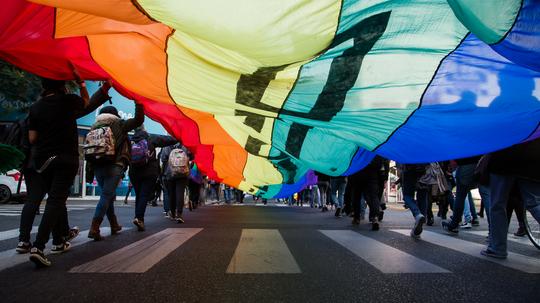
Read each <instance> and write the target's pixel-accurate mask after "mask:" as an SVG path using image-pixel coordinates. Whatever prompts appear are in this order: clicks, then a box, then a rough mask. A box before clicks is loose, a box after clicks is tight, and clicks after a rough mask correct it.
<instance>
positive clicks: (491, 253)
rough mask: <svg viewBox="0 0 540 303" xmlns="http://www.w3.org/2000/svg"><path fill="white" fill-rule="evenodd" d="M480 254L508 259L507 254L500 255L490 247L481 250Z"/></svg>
mask: <svg viewBox="0 0 540 303" xmlns="http://www.w3.org/2000/svg"><path fill="white" fill-rule="evenodd" d="M480 254H482V256H486V257H490V258H495V259H506V257H507V256H506V255H499V254H496V253H494V252H492V251H491V250H489V249H484V250H482V251H481V252H480Z"/></svg>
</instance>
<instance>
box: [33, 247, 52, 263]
mask: <svg viewBox="0 0 540 303" xmlns="http://www.w3.org/2000/svg"><path fill="white" fill-rule="evenodd" d="M30 261H32V262H34V264H36V267H48V266H51V261H49V259H47V257H45V254H44V253H43V251H42V250H40V249H37V248H36V247H32V249H31V250H30Z"/></svg>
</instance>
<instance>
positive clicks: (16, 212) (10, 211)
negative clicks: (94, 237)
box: [0, 203, 129, 217]
mask: <svg viewBox="0 0 540 303" xmlns="http://www.w3.org/2000/svg"><path fill="white" fill-rule="evenodd" d="M115 207H129V206H124V205H123V204H122V205H120V204H118V205H117V204H115ZM95 208H96V204H76V205H69V204H68V205H67V210H68V212H70V211H75V210H87V209H95ZM22 209H23V204H7V205H0V216H4V217H18V216H20V215H21V212H22ZM39 211H40V212H41V213H43V212H44V211H45V203H42V204H41V205H40V207H39Z"/></svg>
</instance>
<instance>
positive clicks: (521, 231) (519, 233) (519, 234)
mask: <svg viewBox="0 0 540 303" xmlns="http://www.w3.org/2000/svg"><path fill="white" fill-rule="evenodd" d="M526 234H527V232H526V231H525V228H523V227H521V226H520V227H519V228H518V230H517V231H516V232H515V233H514V236H516V237H524V236H525V235H526ZM19 244H20V243H19ZM17 247H18V246H17Z"/></svg>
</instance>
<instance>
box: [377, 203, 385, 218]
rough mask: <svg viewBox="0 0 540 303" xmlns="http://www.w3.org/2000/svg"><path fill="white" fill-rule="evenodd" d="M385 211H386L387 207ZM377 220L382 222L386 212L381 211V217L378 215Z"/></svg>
mask: <svg viewBox="0 0 540 303" xmlns="http://www.w3.org/2000/svg"><path fill="white" fill-rule="evenodd" d="M384 205H386V204H384ZM385 209H386V207H385ZM377 219H379V222H381V221H382V220H383V219H384V211H382V210H381V211H379V215H378V217H377Z"/></svg>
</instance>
